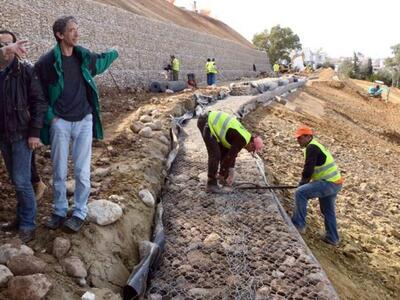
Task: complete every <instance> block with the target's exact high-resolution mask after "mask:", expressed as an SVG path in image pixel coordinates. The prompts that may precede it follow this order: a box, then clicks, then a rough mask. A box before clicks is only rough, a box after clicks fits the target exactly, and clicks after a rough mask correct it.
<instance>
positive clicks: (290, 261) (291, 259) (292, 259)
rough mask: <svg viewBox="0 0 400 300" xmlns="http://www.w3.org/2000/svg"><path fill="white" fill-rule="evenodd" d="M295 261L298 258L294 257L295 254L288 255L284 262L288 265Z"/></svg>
mask: <svg viewBox="0 0 400 300" xmlns="http://www.w3.org/2000/svg"><path fill="white" fill-rule="evenodd" d="M295 262H296V258H294V257H293V256H288V257H287V258H286V259H285V261H284V262H283V264H284V265H286V266H293V265H294V263H295Z"/></svg>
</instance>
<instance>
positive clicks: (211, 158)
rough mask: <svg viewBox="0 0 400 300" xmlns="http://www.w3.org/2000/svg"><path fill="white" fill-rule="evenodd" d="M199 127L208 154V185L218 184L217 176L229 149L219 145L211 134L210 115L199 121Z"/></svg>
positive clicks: (204, 115) (202, 117)
mask: <svg viewBox="0 0 400 300" xmlns="http://www.w3.org/2000/svg"><path fill="white" fill-rule="evenodd" d="M197 127H198V128H199V130H200V132H201V136H202V137H203V140H204V143H205V144H206V148H207V154H208V174H207V176H208V181H207V184H210V185H214V184H217V183H218V180H217V174H218V168H219V165H220V163H221V161H222V160H223V159H224V157H225V155H226V154H227V152H228V149H226V148H225V147H223V146H222V145H221V144H220V143H218V141H217V139H216V138H215V137H214V136H213V135H212V134H211V131H210V128H209V127H208V114H203V115H201V116H200V117H199V119H198V120H197Z"/></svg>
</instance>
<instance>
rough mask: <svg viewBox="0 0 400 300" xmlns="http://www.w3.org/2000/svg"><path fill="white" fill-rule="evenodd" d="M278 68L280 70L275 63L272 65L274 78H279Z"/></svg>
mask: <svg viewBox="0 0 400 300" xmlns="http://www.w3.org/2000/svg"><path fill="white" fill-rule="evenodd" d="M279 68H280V66H279V64H278V63H277V62H276V63H275V64H274V66H273V69H274V73H275V76H276V77H279Z"/></svg>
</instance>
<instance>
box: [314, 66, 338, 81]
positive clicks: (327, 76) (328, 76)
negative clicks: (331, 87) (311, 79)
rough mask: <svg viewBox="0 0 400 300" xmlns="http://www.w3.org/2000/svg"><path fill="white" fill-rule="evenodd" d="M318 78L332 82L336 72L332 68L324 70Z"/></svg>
mask: <svg viewBox="0 0 400 300" xmlns="http://www.w3.org/2000/svg"><path fill="white" fill-rule="evenodd" d="M317 76H318V80H332V77H333V76H335V70H333V69H331V68H327V69H322V70H321V71H320V72H319V73H318V74H317Z"/></svg>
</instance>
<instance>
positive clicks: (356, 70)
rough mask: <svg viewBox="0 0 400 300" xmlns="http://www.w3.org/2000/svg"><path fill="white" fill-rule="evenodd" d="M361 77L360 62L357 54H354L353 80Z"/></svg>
mask: <svg viewBox="0 0 400 300" xmlns="http://www.w3.org/2000/svg"><path fill="white" fill-rule="evenodd" d="M359 75H360V62H359V60H358V56H357V54H356V53H355V52H354V55H353V76H352V78H358V77H359Z"/></svg>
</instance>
